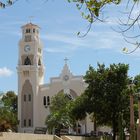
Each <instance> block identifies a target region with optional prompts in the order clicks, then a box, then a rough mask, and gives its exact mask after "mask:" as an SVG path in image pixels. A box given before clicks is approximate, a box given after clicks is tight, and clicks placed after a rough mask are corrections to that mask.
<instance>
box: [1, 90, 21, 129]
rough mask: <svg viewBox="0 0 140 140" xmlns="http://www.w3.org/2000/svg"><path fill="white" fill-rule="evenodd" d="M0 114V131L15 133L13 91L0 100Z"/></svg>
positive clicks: (15, 107) (15, 103) (14, 99)
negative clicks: (9, 130)
mask: <svg viewBox="0 0 140 140" xmlns="http://www.w3.org/2000/svg"><path fill="white" fill-rule="evenodd" d="M0 114H1V115H0V131H7V130H8V129H11V130H12V131H17V124H18V120H17V95H16V94H15V93H14V92H13V91H8V92H7V93H6V94H4V95H3V97H2V98H1V106H0Z"/></svg>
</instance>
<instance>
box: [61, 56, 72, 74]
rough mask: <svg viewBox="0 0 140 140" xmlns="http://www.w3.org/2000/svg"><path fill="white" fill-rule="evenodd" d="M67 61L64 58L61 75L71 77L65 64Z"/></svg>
mask: <svg viewBox="0 0 140 140" xmlns="http://www.w3.org/2000/svg"><path fill="white" fill-rule="evenodd" d="M68 60H69V59H68V58H67V57H65V59H64V61H65V64H64V66H63V69H62V72H61V75H71V72H70V69H69V67H68V64H67V62H68Z"/></svg>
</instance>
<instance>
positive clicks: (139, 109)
mask: <svg viewBox="0 0 140 140" xmlns="http://www.w3.org/2000/svg"><path fill="white" fill-rule="evenodd" d="M137 94H138V117H139V121H138V126H137V140H140V88H139V89H138V92H137Z"/></svg>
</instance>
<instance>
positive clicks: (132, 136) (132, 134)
mask: <svg viewBox="0 0 140 140" xmlns="http://www.w3.org/2000/svg"><path fill="white" fill-rule="evenodd" d="M129 83H130V84H129V89H130V92H131V93H130V140H135V121H134V96H133V93H132V92H133V86H134V81H133V80H130V82H129Z"/></svg>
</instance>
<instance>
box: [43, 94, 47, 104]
mask: <svg viewBox="0 0 140 140" xmlns="http://www.w3.org/2000/svg"><path fill="white" fill-rule="evenodd" d="M43 105H44V106H46V96H44V97H43Z"/></svg>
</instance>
